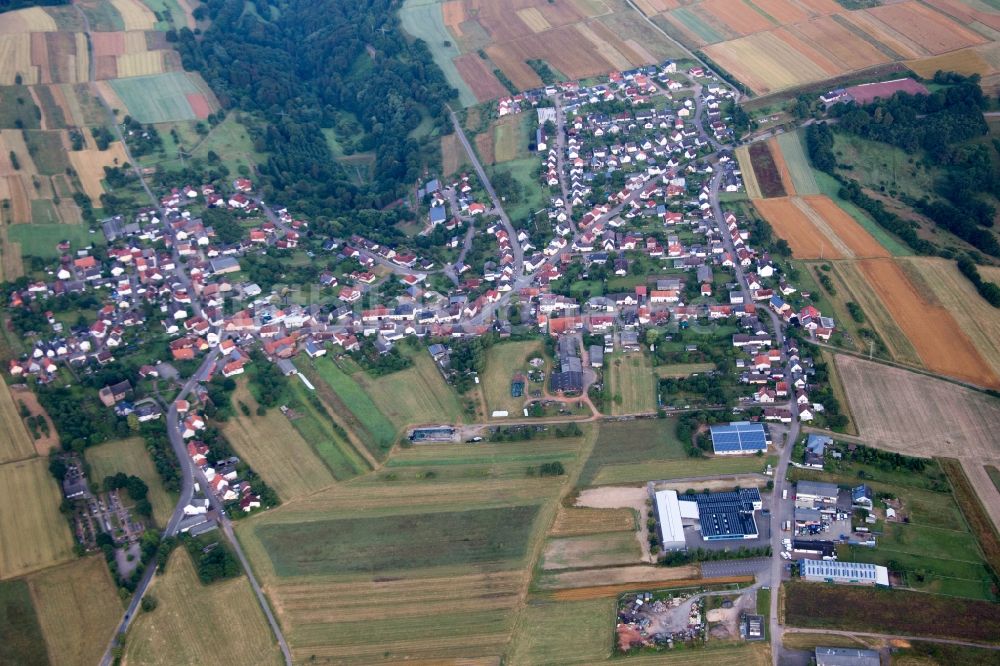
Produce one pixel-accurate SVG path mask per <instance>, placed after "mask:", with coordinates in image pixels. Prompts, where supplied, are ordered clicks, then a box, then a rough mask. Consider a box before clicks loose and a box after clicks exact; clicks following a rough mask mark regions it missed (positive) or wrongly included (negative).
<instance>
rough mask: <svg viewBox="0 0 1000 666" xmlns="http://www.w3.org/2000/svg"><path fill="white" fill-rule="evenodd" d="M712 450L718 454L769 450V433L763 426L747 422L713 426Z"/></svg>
mask: <svg viewBox="0 0 1000 666" xmlns="http://www.w3.org/2000/svg"><path fill="white" fill-rule="evenodd" d="M712 448H714V449H715V452H716V453H726V452H732V451H764V450H766V449H767V433H765V432H764V426H763V425H762V424H760V423H748V422H746V421H740V422H738V423H730V424H729V425H721V426H712Z"/></svg>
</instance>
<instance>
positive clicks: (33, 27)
mask: <svg viewBox="0 0 1000 666" xmlns="http://www.w3.org/2000/svg"><path fill="white" fill-rule="evenodd" d="M58 29H59V26H57V25H56V22H55V19H53V18H52V17H51V16H49V15H48V14H47V13H45V10H44V9H42V8H41V7H29V8H28V9H18V10H16V11H13V12H4V15H3V20H2V21H0V35H14V34H26V33H29V32H55V31H56V30H58Z"/></svg>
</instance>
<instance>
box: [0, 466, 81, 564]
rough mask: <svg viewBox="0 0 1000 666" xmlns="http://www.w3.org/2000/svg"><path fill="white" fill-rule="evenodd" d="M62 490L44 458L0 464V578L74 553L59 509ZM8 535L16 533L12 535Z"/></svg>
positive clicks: (50, 562) (65, 557)
mask: <svg viewBox="0 0 1000 666" xmlns="http://www.w3.org/2000/svg"><path fill="white" fill-rule="evenodd" d="M61 501H62V492H61V490H60V488H59V485H58V484H57V483H56V481H55V479H53V478H52V476H51V475H50V474H49V470H48V464H47V463H46V461H45V459H44V458H33V459H31V460H25V461H22V462H11V463H7V464H5V465H0V534H3V535H5V537H4V539H3V540H2V541H0V579H5V578H12V577H14V576H20V575H21V574H26V573H29V572H32V571H36V570H38V569H43V568H45V567H48V566H51V565H53V564H58V563H60V562H64V561H66V560H68V559H70V558H71V557H72V556H73V552H72V548H73V538H72V536H71V534H70V530H69V524H68V523H67V522H66V518H64V517H63V515H62V514H61V513H59V504H60V502H61ZM10 535H17V536H16V538H11V537H10Z"/></svg>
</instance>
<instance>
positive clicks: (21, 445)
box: [0, 386, 35, 464]
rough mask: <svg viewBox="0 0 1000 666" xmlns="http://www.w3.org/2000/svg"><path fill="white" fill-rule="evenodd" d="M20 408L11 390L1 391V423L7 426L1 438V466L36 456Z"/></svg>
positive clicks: (6, 388)
mask: <svg viewBox="0 0 1000 666" xmlns="http://www.w3.org/2000/svg"><path fill="white" fill-rule="evenodd" d="M19 408H20V405H18V404H17V403H16V402H15V401H14V396H13V395H12V394H11V391H10V389H9V388H8V387H6V386H4V387H3V388H2V389H0V423H4V424H6V428H4V433H3V437H2V438H0V464H2V463H9V462H11V461H14V460H24V459H25V458H31V457H32V456H34V455H35V445H34V443H33V442H32V440H31V436H30V435H29V434H28V429H27V428H26V427H25V426H24V421H23V420H22V419H21V414H20V412H19Z"/></svg>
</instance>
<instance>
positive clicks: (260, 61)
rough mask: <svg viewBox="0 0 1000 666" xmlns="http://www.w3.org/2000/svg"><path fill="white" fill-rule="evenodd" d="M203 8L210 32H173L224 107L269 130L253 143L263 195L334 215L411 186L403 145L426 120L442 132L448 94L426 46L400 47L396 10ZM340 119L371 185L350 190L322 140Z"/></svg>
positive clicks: (388, 0) (302, 4)
mask: <svg viewBox="0 0 1000 666" xmlns="http://www.w3.org/2000/svg"><path fill="white" fill-rule="evenodd" d="M201 9H203V10H204V12H205V14H206V15H207V17H208V18H209V19H210V20H211V22H212V23H211V27H210V28H208V29H207V30H206V31H205V32H204V33H203V34H202V35H196V34H195V33H194V32H192V31H190V30H188V29H182V30H181V31H180V33H179V34H178V42H177V45H178V49H179V51H180V53H181V57H182V59H183V62H184V66H185V67H186V68H189V69H195V70H198V71H200V72H201V73H202V75H203V76H204V77H205V79H206V80H207V81H208V83H209V84H210V85H211V87H212V89H213V90H214V91H215V93H216V94H217V96H218V97H219V99H220V101H221V102H222V104H223V105H224V106H225V107H227V108H233V107H237V108H241V109H244V110H247V111H252V112H255V113H256V114H257V115H258V116H260V117H262V118H263V119H264V120H265V121H266V125H265V126H264V127H263V128H251V129H252V132H251V133H252V135H253V137H254V139H255V143H256V147H257V148H258V149H260V150H262V151H266V152H267V154H268V159H267V161H266V162H265V163H264V164H261V165H259V170H260V174H261V176H262V178H263V180H264V186H265V194H266V195H267V196H269V197H270V196H272V195H273V196H276V197H277V198H278V199H280V200H282V201H285V202H287V203H289V205H295V206H296V207H298V208H299V209H300V210H301V211H302V212H303V213H306V214H309V215H336V214H337V213H343V212H346V211H349V210H353V209H364V208H382V207H384V206H385V205H386V204H388V203H390V202H392V201H393V200H395V199H396V198H397V197H398V195H399V193H400V192H401V191H402V187H403V186H404V185H405V184H409V183H412V182H414V181H415V180H416V179H417V178H418V176H419V175H420V172H421V167H422V164H421V153H420V148H419V145H418V143H417V142H416V141H415V140H414V139H412V138H410V137H409V135H410V133H411V132H412V131H413V130H414V129H416V127H417V126H418V125H419V124H420V122H421V119H422V117H423V114H425V113H427V114H429V115H430V116H431V117H433V118H436V119H438V122H444V118H445V114H444V108H443V107H444V104H445V103H446V102H448V101H449V100H450V99H452V98H454V97H455V95H456V93H455V91H454V89H453V88H451V87H450V86H449V85H448V83H447V82H446V80H445V78H444V75H443V74H442V73H441V70H440V69H438V68H437V66H436V65H434V63H433V61H432V60H431V57H430V52H429V51H428V49H427V46H426V44H425V43H424V42H422V41H420V40H416V41H408V40H407V39H405V38H404V36H403V34H402V32H401V30H400V28H399V24H398V19H397V17H396V12H397V11H398V9H399V2H398V0H360V1H358V2H340V1H339V0H289V1H285V2H269V1H268V0H255V1H254V2H253V3H252V4H250V3H246V2H244V0H208V2H207V3H206V4H205V5H204V6H203V8H201ZM345 113H346V114H350V115H353V116H354V117H355V118H357V121H358V123H359V124H360V127H359V128H358V129H359V133H360V136H358V137H353V138H352V139H353V143H352V146H353V147H354V149H355V150H357V151H368V150H371V151H374V156H375V164H374V167H373V169H372V177H371V182H370V184H369V185H368V186H359V185H357V184H356V183H353V182H351V181H350V180H348V178H347V174H346V173H345V171H344V170H343V169H342V168H341V167H340V166H339V165H338V163H337V162H336V161H335V160H334V156H333V153H332V152H331V149H330V147H329V145H328V144H327V142H326V140H325V137H324V135H323V133H322V129H323V128H333V127H335V126H337V125H338V121H339V120H341V119H342V117H343V115H344V114H345ZM347 124H348V125H350V123H347Z"/></svg>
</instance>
